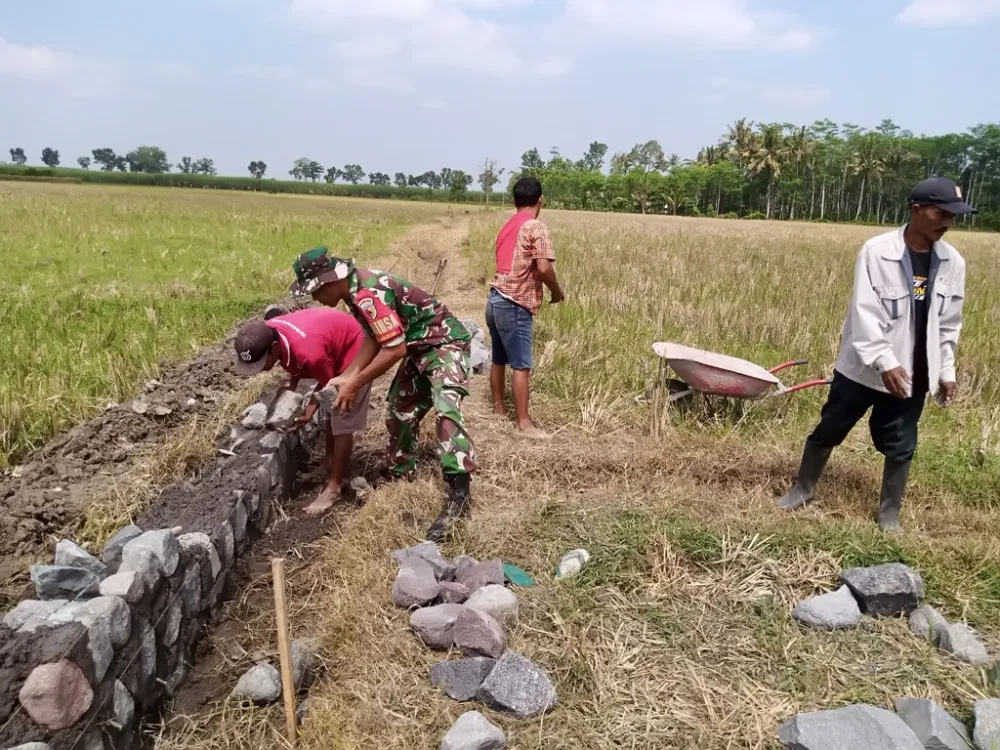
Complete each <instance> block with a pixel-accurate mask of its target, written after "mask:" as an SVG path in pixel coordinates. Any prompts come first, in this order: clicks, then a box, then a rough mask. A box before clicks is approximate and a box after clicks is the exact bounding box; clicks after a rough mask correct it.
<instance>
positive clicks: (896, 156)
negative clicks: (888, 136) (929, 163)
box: [879, 138, 920, 221]
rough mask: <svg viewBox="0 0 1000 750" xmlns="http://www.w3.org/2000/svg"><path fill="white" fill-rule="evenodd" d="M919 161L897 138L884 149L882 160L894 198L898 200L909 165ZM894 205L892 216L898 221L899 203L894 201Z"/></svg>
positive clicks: (905, 180)
mask: <svg viewBox="0 0 1000 750" xmlns="http://www.w3.org/2000/svg"><path fill="white" fill-rule="evenodd" d="M919 160H920V156H919V155H918V154H915V153H913V152H912V151H910V150H909V149H908V148H907V147H906V146H905V144H904V143H903V142H902V141H901V140H899V139H898V138H893V139H892V140H890V141H889V146H888V148H887V149H886V152H885V157H884V159H883V161H884V163H885V171H886V175H887V176H888V180H889V193H890V195H891V196H892V197H894V198H899V197H900V196H899V193H900V192H901V188H902V186H903V185H905V184H906V183H907V182H908V180H907V176H906V171H907V168H908V167H909V165H910V164H913V163H914V162H917V161H919ZM894 203H895V204H896V209H895V212H894V214H893V218H894V220H896V221H898V220H899V203H900V202H899V201H898V200H896V201H894ZM879 213H880V214H881V206H880V207H879ZM888 213H889V211H888V210H886V215H887V218H888Z"/></svg>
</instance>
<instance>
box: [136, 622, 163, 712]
mask: <svg viewBox="0 0 1000 750" xmlns="http://www.w3.org/2000/svg"><path fill="white" fill-rule="evenodd" d="M158 653H159V650H158V649H157V647H156V631H155V630H153V626H152V625H150V624H149V623H148V622H147V621H146V620H145V619H143V618H140V619H139V690H137V691H136V695H145V694H146V693H147V692H148V691H149V690H151V689H152V686H153V684H154V681H155V680H156V660H157V655H158Z"/></svg>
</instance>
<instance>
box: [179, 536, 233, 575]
mask: <svg viewBox="0 0 1000 750" xmlns="http://www.w3.org/2000/svg"><path fill="white" fill-rule="evenodd" d="M177 543H178V544H179V545H180V546H181V549H182V550H185V551H188V552H192V553H194V555H195V556H196V557H197V558H198V559H199V560H201V561H202V562H205V561H207V562H208V564H209V565H210V566H211V569H212V578H215V577H216V576H217V575H219V571H220V570H222V563H221V562H220V561H219V553H218V552H216V550H215V545H214V544H212V540H211V539H210V538H209V536H208V534H205V533H203V532H200V531H194V532H191V533H190V534H181V535H180V536H179V537H177Z"/></svg>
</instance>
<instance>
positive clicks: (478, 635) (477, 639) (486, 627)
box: [452, 606, 507, 659]
mask: <svg viewBox="0 0 1000 750" xmlns="http://www.w3.org/2000/svg"><path fill="white" fill-rule="evenodd" d="M452 638H454V641H455V646H456V648H458V649H460V650H461V652H462V653H463V654H465V655H466V656H488V657H490V658H491V659H499V658H500V656H501V655H502V654H503V652H504V651H506V650H507V636H506V634H505V633H504V632H503V625H501V624H500V623H499V622H497V621H496V620H495V619H493V618H492V617H491V616H490V615H488V614H486V613H485V612H481V611H479V610H477V609H469V607H468V606H466V608H465V611H464V612H462V613H461V614H460V615H459V616H458V619H457V620H455V628H454V630H453V631H452Z"/></svg>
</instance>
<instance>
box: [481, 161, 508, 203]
mask: <svg viewBox="0 0 1000 750" xmlns="http://www.w3.org/2000/svg"><path fill="white" fill-rule="evenodd" d="M480 169H482V170H483V171H482V172H480V173H479V185H480V187H482V189H483V192H484V193H485V194H486V205H489V203H490V195H491V194H492V193H493V186H494V185H496V184H497V183H498V182H500V176H501V175H502V174H503V173H504V170H503V169H499V170H498V168H497V162H496V160H495V159H490V158H487V159H485V160H484V161H483V165H482V167H480Z"/></svg>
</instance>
